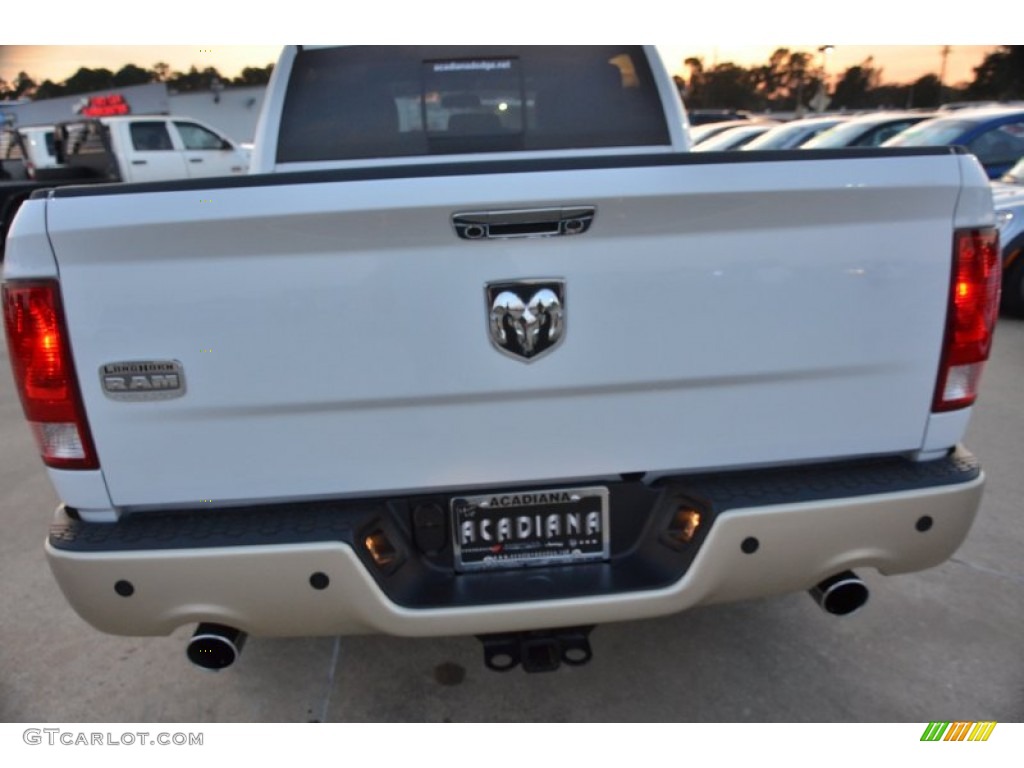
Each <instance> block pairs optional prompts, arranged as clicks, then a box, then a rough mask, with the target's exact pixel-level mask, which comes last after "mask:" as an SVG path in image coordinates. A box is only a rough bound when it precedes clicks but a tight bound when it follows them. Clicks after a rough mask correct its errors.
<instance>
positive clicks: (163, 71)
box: [0, 62, 274, 101]
mask: <svg viewBox="0 0 1024 768" xmlns="http://www.w3.org/2000/svg"><path fill="white" fill-rule="evenodd" d="M273 69H274V65H273V64H268V65H267V66H265V67H246V68H245V69H243V70H242V72H241V74H239V75H238V76H237V77H234V78H230V77H224V76H223V75H221V74H220V72H218V71H217V69H216V68H215V67H206V68H205V69H202V70H199V69H197V68H196V67H194V66H193V67H191V68H190V69H189V70H188V72H177V71H175V72H172V71H171V68H170V66H169V65H168V64H165V63H164V62H158V63H156V64H154V65H153V66H152V67H150V68H149V69H143V68H142V67H138V66H136V65H135V64H125V65H124V66H123V67H121V68H120V69H119V70H117V72H112V71H111V70H109V69H106V68H104V67H100V68H97V69H90V68H89V67H80V68H79V69H78V71H77V72H75V74H73V75H71V76H70V77H68V78H67V79H65V80H62V81H61V82H59V83H55V82H53V81H52V80H49V79H47V80H44V81H43V82H41V83H38V82H36V81H35V79H33V78H32V77H31V76H30V75H29V74H28V73H26V72H19V73H18V75H17V77H15V78H14V81H13V82H10V83H8V82H7V81H6V80H4V79H3V78H0V100H3V99H31V100H33V101H35V100H37V99H52V98H55V97H57V96H75V95H77V94H80V93H90V92H92V91H106V90H111V89H115V88H124V87H126V86H130V85H146V84H147V83H166V84H167V87H168V88H169V89H170V90H171V91H176V92H179V93H182V92H186V91H208V90H210V89H211V88H215V87H216V88H219V87H232V86H240V85H266V83H267V82H268V81H269V80H270V73H271V72H272V71H273Z"/></svg>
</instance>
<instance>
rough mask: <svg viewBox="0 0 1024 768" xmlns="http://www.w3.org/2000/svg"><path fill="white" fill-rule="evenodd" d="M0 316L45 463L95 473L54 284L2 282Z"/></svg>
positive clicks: (23, 402) (27, 415) (23, 401)
mask: <svg viewBox="0 0 1024 768" xmlns="http://www.w3.org/2000/svg"><path fill="white" fill-rule="evenodd" d="M3 312H4V327H5V329H6V331H7V348H8V351H9V355H10V358H11V368H12V369H13V371H14V382H15V385H16V387H17V389H18V395H19V397H20V398H21V407H22V409H23V410H24V412H25V418H26V419H28V422H29V425H30V426H31V428H32V434H33V435H34V436H35V438H36V442H37V443H38V445H39V451H40V453H41V454H42V458H43V462H44V463H46V464H47V466H50V467H55V468H59V469H97V468H98V467H99V462H98V460H97V458H96V450H95V448H94V447H93V442H92V436H91V435H90V434H89V425H88V423H87V422H86V420H85V409H84V407H83V406H82V398H81V395H80V392H79V389H78V381H77V379H76V378H75V371H74V367H73V365H72V362H71V350H70V348H69V346H68V335H67V326H66V325H65V323H64V313H63V309H62V307H61V303H60V292H59V290H58V287H57V283H56V281H54V280H38V281H12V282H8V283H5V284H4V286H3Z"/></svg>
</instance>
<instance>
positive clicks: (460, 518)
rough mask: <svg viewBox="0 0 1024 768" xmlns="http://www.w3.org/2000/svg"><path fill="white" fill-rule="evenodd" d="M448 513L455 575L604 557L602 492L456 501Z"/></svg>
mask: <svg viewBox="0 0 1024 768" xmlns="http://www.w3.org/2000/svg"><path fill="white" fill-rule="evenodd" d="M451 513H452V536H453V538H454V549H455V568H456V570H460V571H471V570H478V569H483V568H517V567H522V566H528V565H554V564H559V563H577V562H587V561H593V560H605V559H607V558H608V553H609V530H608V489H607V488H600V487H593V488H565V489H557V490H544V491H517V492H515V493H488V494H482V495H479V496H458V497H456V498H453V499H452V500H451Z"/></svg>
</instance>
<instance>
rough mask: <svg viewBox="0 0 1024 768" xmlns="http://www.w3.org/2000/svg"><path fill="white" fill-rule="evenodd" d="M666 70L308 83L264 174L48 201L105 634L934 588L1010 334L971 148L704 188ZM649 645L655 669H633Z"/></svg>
mask: <svg viewBox="0 0 1024 768" xmlns="http://www.w3.org/2000/svg"><path fill="white" fill-rule="evenodd" d="M687 150H688V138H687V125H686V119H685V115H684V112H683V110H682V106H681V104H680V102H679V99H678V94H677V93H676V90H675V88H674V85H673V83H672V80H671V79H670V77H669V76H668V74H667V72H666V71H665V69H664V68H663V67H662V65H661V63H660V62H659V60H658V58H657V55H656V54H655V52H654V49H653V48H650V47H640V46H636V47H633V46H602V47H579V46H576V47H571V48H556V47H458V48H447V47H404V48H386V47H381V48H377V47H368V48H363V47H313V48H310V47H289V48H287V49H285V50H284V52H283V54H282V57H281V60H280V62H279V64H278V66H277V67H276V68H275V70H274V74H273V78H272V80H271V83H270V86H269V91H268V93H267V98H266V100H265V105H264V112H263V114H262V117H261V123H260V128H259V131H258V134H257V140H256V147H255V150H254V155H253V164H254V170H255V171H256V173H255V174H254V175H249V176H247V177H242V178H219V179H211V180H204V181H194V182H192V181H183V182H168V183H160V184H142V185H117V186H104V187H81V188H74V187H64V188H61V189H58V190H53V191H50V192H37V193H36V194H35V195H34V196H33V198H32V199H31V200H29V201H28V202H27V203H26V204H25V205H24V206H22V208H21V211H20V212H19V214H18V217H17V219H16V221H15V223H14V226H13V229H12V232H11V234H10V237H9V242H8V246H7V248H8V251H7V263H6V265H5V273H4V277H5V284H4V294H3V296H4V298H3V303H4V313H5V320H6V328H7V334H8V339H9V349H10V356H11V362H12V365H13V368H14V374H15V380H16V382H17V387H18V391H19V392H20V395H21V398H22V402H23V404H24V409H25V414H26V417H27V419H28V421H29V423H30V425H31V428H32V430H33V432H34V434H35V436H36V437H37V438H38V442H39V445H40V450H41V452H42V456H43V460H44V462H45V463H46V465H47V467H48V472H49V474H50V477H51V479H52V481H53V483H54V485H55V487H56V488H57V490H58V492H59V494H60V497H61V498H62V500H63V504H61V506H60V508H59V509H58V510H57V516H56V521H55V523H54V524H53V526H52V529H51V531H50V534H49V539H48V541H47V543H46V552H47V555H48V557H49V561H50V565H51V567H52V570H53V572H54V574H55V575H56V578H57V580H58V582H59V583H60V586H61V588H62V590H63V591H64V593H65V595H66V596H67V599H68V600H69V601H70V603H71V604H72V605H73V606H74V608H75V610H76V611H77V612H78V613H79V614H81V616H82V617H83V618H85V619H86V620H87V621H88V622H89V623H91V624H92V625H94V626H95V627H97V628H99V629H100V630H103V631H105V632H110V633H116V634H130V635H161V634H168V633H170V632H172V631H174V630H175V629H176V628H178V627H180V626H182V625H191V624H198V625H199V627H198V629H197V630H196V634H195V635H194V636H193V638H192V640H191V642H190V643H189V645H188V655H189V658H190V659H192V661H194V662H195V663H197V664H199V665H200V666H204V667H207V668H221V667H225V666H227V665H229V664H231V663H232V662H233V661H234V660H235V657H236V656H237V654H238V652H239V650H240V649H241V644H242V641H243V640H244V639H245V637H246V635H247V634H249V633H251V634H255V635H323V634H354V633H367V632H382V633H393V634H397V635H407V636H429V635H452V634H476V635H479V636H481V638H482V639H483V641H484V655H485V662H486V663H487V665H488V666H489V667H491V668H492V669H497V670H505V669H509V668H512V667H515V666H517V665H519V664H521V665H522V666H523V668H525V669H526V670H527V671H540V670H550V669H553V668H555V667H557V666H559V664H561V663H563V662H564V663H569V664H580V663H583V662H585V661H587V660H588V659H589V658H590V656H591V653H592V650H591V646H590V643H589V640H588V632H589V630H590V628H591V627H592V626H593V625H595V624H598V623H601V622H610V621H620V620H629V619H638V618H642V617H651V616H658V615H664V614H668V613H671V612H676V611H681V610H684V609H687V608H689V607H691V606H695V605H699V604H707V603H714V602H719V601H728V600H741V599H747V598H755V597H760V596H766V595H773V594H778V593H783V592H787V591H794V590H805V589H810V590H811V591H812V594H814V595H815V596H816V599H818V600H819V601H820V603H821V605H822V607H823V608H824V609H825V610H827V611H828V612H831V613H836V614H842V613H848V612H850V611H852V610H854V609H856V608H858V607H859V606H860V605H861V604H862V603H863V602H864V600H865V599H866V597H867V589H866V587H865V585H864V583H863V582H862V581H861V580H860V579H859V578H858V577H857V576H856V575H854V573H853V570H852V569H854V568H874V569H877V570H878V571H880V572H882V573H885V574H893V573H901V572H909V571H916V570H920V569H924V568H928V567H930V566H934V565H936V564H938V563H941V562H943V561H944V560H946V559H947V558H949V557H950V555H951V554H952V553H953V552H954V551H955V550H956V549H957V547H958V546H959V545H960V544H961V542H962V541H963V540H964V537H965V536H966V534H967V531H968V529H969V527H970V525H971V522H972V520H973V518H974V515H975V512H976V510H977V507H978V503H979V497H980V495H981V492H982V486H983V482H984V480H983V474H982V472H981V470H980V467H979V465H978V463H977V462H976V461H975V460H974V459H973V458H972V456H971V455H970V454H969V453H968V452H967V451H966V450H965V449H964V448H963V447H961V446H960V445H959V443H960V440H961V439H962V436H963V434H964V431H965V428H966V426H967V423H968V420H969V418H970V416H971V409H972V404H973V403H974V402H975V397H976V393H977V388H978V382H979V377H980V375H981V371H982V367H983V366H984V363H985V360H986V359H987V356H988V354H989V348H990V344H991V339H992V332H993V326H994V323H995V318H996V313H997V308H998V303H999V251H998V245H997V237H996V233H995V228H994V221H995V219H994V214H993V209H992V196H991V193H990V191H989V187H988V181H987V180H986V178H985V174H984V173H983V172H982V170H981V167H980V166H979V165H978V162H977V161H976V160H975V159H974V158H973V157H972V156H970V155H969V154H966V153H965V152H963V151H960V150H957V149H951V148H947V147H942V148H914V149H898V150H881V149H863V150H842V151H832V150H819V151H800V152H738V153H721V154H716V153H707V154H700V155H696V154H690V153H689V152H688V151H687ZM638 631H639V630H638Z"/></svg>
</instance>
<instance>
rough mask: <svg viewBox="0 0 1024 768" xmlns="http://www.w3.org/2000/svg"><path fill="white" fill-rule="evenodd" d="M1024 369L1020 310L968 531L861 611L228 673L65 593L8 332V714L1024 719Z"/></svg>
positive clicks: (3, 484)
mask: <svg viewBox="0 0 1024 768" xmlns="http://www.w3.org/2000/svg"><path fill="white" fill-rule="evenodd" d="M0 337H2V335H0ZM2 343H3V342H2V341H0V345H2ZM1022 381H1024V321H1014V320H1008V319H1003V320H1001V321H1000V326H999V329H998V331H997V334H996V342H995V350H994V354H993V359H992V360H991V362H990V363H989V366H988V368H987V370H986V373H985V379H984V383H983V387H982V396H981V400H980V404H979V405H978V407H977V408H976V409H975V414H974V418H973V422H972V425H971V428H970V431H969V434H968V440H967V445H968V446H969V447H970V449H971V450H972V451H973V452H974V453H975V454H976V455H977V456H978V457H979V458H980V460H981V462H982V465H983V467H984V469H985V471H986V473H987V476H988V485H987V488H986V492H985V497H984V500H983V503H982V507H981V511H980V513H979V516H978V519H977V521H976V523H975V525H974V528H973V529H972V531H971V534H970V536H969V538H968V540H967V542H966V544H965V545H964V546H963V547H962V548H961V549H960V551H959V552H958V553H957V554H956V555H955V556H954V558H953V559H952V560H950V561H949V562H947V563H945V564H944V565H942V566H940V567H938V568H934V569H932V570H929V571H925V572H923V573H918V574H912V575H905V576H894V577H883V576H880V575H879V574H877V573H875V572H873V571H864V572H863V573H862V574H861V575H862V577H863V578H864V580H865V581H866V583H867V584H868V586H869V588H870V589H871V598H870V599H869V601H868V604H867V606H865V608H864V609H862V610H861V611H859V612H857V613H855V614H853V615H851V616H848V617H844V618H836V617H832V616H827V615H825V614H824V613H822V612H821V611H820V610H819V609H818V608H816V607H815V606H814V605H813V603H812V602H811V600H810V599H809V598H808V597H807V596H806V595H804V594H795V595H786V596H781V597H777V598H772V599H766V600H759V601H752V602H746V603H738V604H731V605H723V606H714V607H707V608H701V609H696V610H693V611H690V612H687V613H684V614H680V615H677V616H672V617H668V618H663V619H658V620H650V621H644V622H624V623H621V624H611V625H605V626H602V627H598V628H597V629H596V630H595V632H594V634H593V635H592V637H591V640H592V644H593V649H594V660H593V661H592V662H591V663H590V664H589V665H587V666H584V667H580V668H565V667H563V668H562V669H560V670H559V671H557V672H554V673H549V674H537V675H526V674H523V673H522V672H521V671H520V670H514V671H512V672H509V673H504V674H501V673H496V672H491V671H489V670H487V669H486V668H484V666H483V663H482V653H481V649H480V644H479V643H478V642H477V641H476V640H475V639H473V638H467V637H455V638H434V639H403V638H391V637H377V636H374V637H342V638H333V637H322V638H301V639H278V638H258V637H257V638H250V639H249V642H248V644H247V645H246V647H245V650H244V652H243V653H242V656H241V658H240V660H239V661H238V663H237V664H235V665H234V666H233V667H231V668H230V669H228V670H226V671H224V672H220V673H216V674H214V673H210V672H205V671H203V670H199V669H196V668H194V667H192V666H191V665H190V664H189V663H188V662H187V661H186V659H185V641H186V639H187V638H188V637H189V635H190V634H191V631H192V628H191V627H187V628H181V629H179V630H178V631H177V632H176V633H175V634H174V635H172V636H171V637H166V638H164V637H161V638H125V637H111V636H107V635H103V634H100V633H99V632H97V631H96V630H94V629H92V628H91V627H90V626H88V625H86V624H85V623H84V622H83V621H81V620H80V619H79V618H78V617H77V616H76V615H75V614H74V612H73V611H72V610H71V608H70V607H68V605H67V604H66V603H65V601H64V599H63V597H62V596H61V594H60V592H59V590H58V588H57V586H56V583H55V582H54V580H53V578H52V577H51V575H50V573H49V569H48V567H47V565H46V562H45V559H44V556H43V550H42V543H43V539H44V538H45V536H46V531H47V525H48V522H49V518H50V514H51V513H52V510H53V508H54V507H55V505H56V503H57V498H56V496H55V494H54V492H53V490H52V489H51V487H50V485H49V483H48V481H47V479H46V475H45V472H44V470H43V467H42V464H41V463H40V461H39V459H38V458H37V456H36V453H35V447H34V444H33V442H32V440H31V437H30V435H29V432H28V429H27V427H26V426H25V424H24V421H23V418H22V414H21V407H20V405H19V403H18V398H17V395H16V393H15V392H14V389H13V384H12V382H11V378H10V373H9V368H8V365H7V360H6V348H5V347H2V346H0V521H2V525H3V532H4V535H3V536H2V537H0V579H2V586H0V720H3V721H7V722H26V721H28V722H210V721H213V722H251V721H284V722H303V721H478V720H479V721H627V722H628V721H686V722H690V721H693V722H696V721H729V722H732V721H756V722H787V721H792V722H805V721H814V722H818V721H842V722H846V721H849V722H913V721H919V722H929V721H942V720H946V721H955V720H972V721H978V720H996V721H1001V722H1005V721H1021V720H1024V610H1022V607H1024V525H1022V523H1024V511H1022V505H1021V499H1022V498H1024V472H1022V471H1021V466H1022V459H1024V397H1022V393H1021V382H1022Z"/></svg>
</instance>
